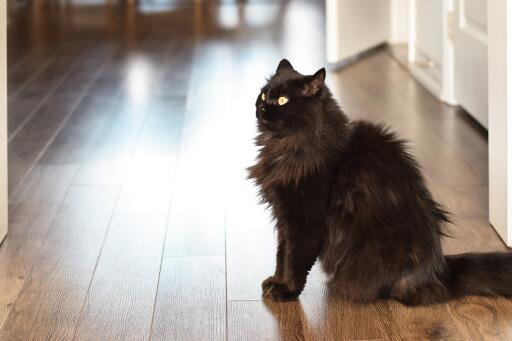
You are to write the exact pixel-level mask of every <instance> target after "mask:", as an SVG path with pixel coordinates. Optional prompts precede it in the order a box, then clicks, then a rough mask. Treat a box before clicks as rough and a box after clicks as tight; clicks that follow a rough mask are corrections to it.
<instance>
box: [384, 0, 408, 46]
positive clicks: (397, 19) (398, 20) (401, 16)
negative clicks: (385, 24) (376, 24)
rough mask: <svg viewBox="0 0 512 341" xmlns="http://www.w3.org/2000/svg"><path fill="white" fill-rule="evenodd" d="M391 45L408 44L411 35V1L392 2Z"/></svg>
mask: <svg viewBox="0 0 512 341" xmlns="http://www.w3.org/2000/svg"><path fill="white" fill-rule="evenodd" d="M390 10H391V23H390V25H391V32H390V37H389V42H390V43H391V44H402V43H407V39H408V35H409V0H391V2H390Z"/></svg>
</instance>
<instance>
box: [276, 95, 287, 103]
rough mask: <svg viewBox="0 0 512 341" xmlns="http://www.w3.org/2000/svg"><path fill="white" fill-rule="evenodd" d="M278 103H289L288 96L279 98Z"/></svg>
mask: <svg viewBox="0 0 512 341" xmlns="http://www.w3.org/2000/svg"><path fill="white" fill-rule="evenodd" d="M277 103H278V104H279V105H285V104H286V103H288V98H286V97H284V96H281V97H279V98H278V99H277Z"/></svg>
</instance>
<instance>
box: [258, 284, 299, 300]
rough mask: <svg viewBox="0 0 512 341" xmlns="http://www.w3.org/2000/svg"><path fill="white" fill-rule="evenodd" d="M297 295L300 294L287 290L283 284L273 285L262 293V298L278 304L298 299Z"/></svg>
mask: <svg viewBox="0 0 512 341" xmlns="http://www.w3.org/2000/svg"><path fill="white" fill-rule="evenodd" d="M299 294H300V292H297V291H291V290H289V289H288V287H287V286H286V285H285V284H282V283H274V284H272V285H271V286H270V287H269V288H268V289H267V290H266V291H264V292H263V298H267V299H272V300H274V301H280V302H283V301H293V300H296V299H297V298H298V297H299Z"/></svg>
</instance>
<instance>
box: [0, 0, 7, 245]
mask: <svg viewBox="0 0 512 341" xmlns="http://www.w3.org/2000/svg"><path fill="white" fill-rule="evenodd" d="M0 75H2V77H0V242H1V241H3V239H4V238H5V235H6V234H7V225H8V219H7V212H8V204H7V1H3V4H2V5H0Z"/></svg>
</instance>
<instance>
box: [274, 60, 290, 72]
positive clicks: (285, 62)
mask: <svg viewBox="0 0 512 341" xmlns="http://www.w3.org/2000/svg"><path fill="white" fill-rule="evenodd" d="M285 70H288V71H292V70H293V66H292V64H291V63H290V62H289V61H288V60H287V59H283V60H281V61H280V62H279V65H278V66H277V69H276V73H279V72H283V71H285Z"/></svg>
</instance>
